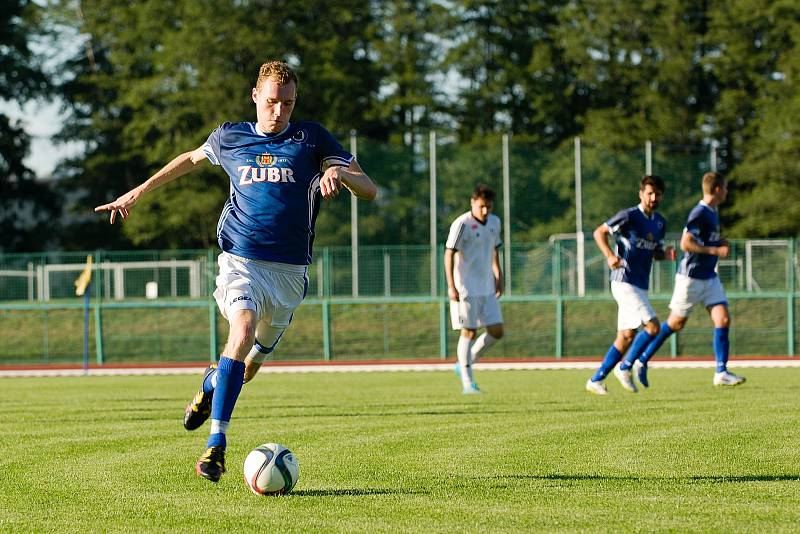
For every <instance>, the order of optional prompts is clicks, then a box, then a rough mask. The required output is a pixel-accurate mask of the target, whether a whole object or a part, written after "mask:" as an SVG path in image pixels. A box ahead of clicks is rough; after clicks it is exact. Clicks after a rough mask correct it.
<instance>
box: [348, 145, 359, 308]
mask: <svg viewBox="0 0 800 534" xmlns="http://www.w3.org/2000/svg"><path fill="white" fill-rule="evenodd" d="M350 153H351V154H353V157H356V156H357V154H358V140H357V138H356V131H355V130H350ZM350 264H351V267H350V270H351V272H352V286H351V287H352V293H353V296H354V297H357V296H358V199H357V198H356V196H355V195H350Z"/></svg>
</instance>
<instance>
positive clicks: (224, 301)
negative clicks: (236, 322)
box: [214, 252, 308, 328]
mask: <svg viewBox="0 0 800 534" xmlns="http://www.w3.org/2000/svg"><path fill="white" fill-rule="evenodd" d="M218 263H219V276H217V289H216V290H215V291H214V299H215V300H216V301H217V306H219V309H220V311H221V312H222V315H223V316H224V317H225V318H226V319H230V317H231V314H232V313H233V312H236V311H238V310H253V311H255V312H256V315H257V316H258V320H259V322H260V321H264V320H269V321H270V326H274V327H277V328H286V327H287V326H289V323H290V322H291V321H292V314H293V313H294V310H295V308H297V307H298V306H299V305H300V303H301V302H303V299H304V298H305V296H306V290H307V288H308V279H307V278H306V269H307V268H306V266H305V265H289V264H286V263H275V262H271V261H262V260H250V259H246V258H241V257H239V256H235V255H233V254H229V253H227V252H223V253H222V254H220V255H219V259H218Z"/></svg>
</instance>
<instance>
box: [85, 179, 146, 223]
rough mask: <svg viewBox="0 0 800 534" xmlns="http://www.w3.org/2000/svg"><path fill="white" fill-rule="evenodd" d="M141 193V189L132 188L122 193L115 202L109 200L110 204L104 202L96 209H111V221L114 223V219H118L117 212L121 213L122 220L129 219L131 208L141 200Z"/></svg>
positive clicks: (97, 210)
mask: <svg viewBox="0 0 800 534" xmlns="http://www.w3.org/2000/svg"><path fill="white" fill-rule="evenodd" d="M140 195H141V193H140V192H139V189H138V188H137V189H132V190H130V191H128V192H127V193H125V194H124V195H122V196H121V197H119V198H117V200H115V201H114V202H109V203H108V204H103V205H102V206H97V207H96V208H95V209H94V211H96V212H99V211H110V212H111V217H110V222H111V224H114V221H115V220H116V219H117V214H118V213H119V215H120V217H122V220H125V219H127V218H128V217H129V216H130V209H131V208H132V207H133V205H134V204H136V201H137V200H139V196H140Z"/></svg>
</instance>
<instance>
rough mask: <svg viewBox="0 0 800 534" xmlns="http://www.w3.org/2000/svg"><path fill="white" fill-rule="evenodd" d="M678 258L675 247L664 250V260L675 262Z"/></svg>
mask: <svg viewBox="0 0 800 534" xmlns="http://www.w3.org/2000/svg"><path fill="white" fill-rule="evenodd" d="M677 257H678V253H677V252H675V247H667V248H666V249H664V259H665V260H669V261H675V258H677Z"/></svg>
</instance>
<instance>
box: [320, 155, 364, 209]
mask: <svg viewBox="0 0 800 534" xmlns="http://www.w3.org/2000/svg"><path fill="white" fill-rule="evenodd" d="M342 184H344V186H345V187H347V189H349V190H350V192H351V193H353V195H355V196H356V198H360V199H363V200H374V199H375V197H376V196H377V195H378V186H376V185H375V183H374V182H373V181H372V180H371V179H370V177H369V176H367V174H366V173H365V172H364V170H363V169H362V168H361V166H360V165H359V164H358V162H357V161H356V160H355V159H354V160H352V161H351V162H350V166H349V167H347V168H346V169H345V168H344V167H338V166H337V167H328V168H327V169H326V170H325V173H324V174H323V175H322V179H321V180H320V184H319V186H320V192H321V193H322V196H323V197H325V198H333V197H335V196H336V195H338V194H339V190H340V189H341V186H342Z"/></svg>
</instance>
